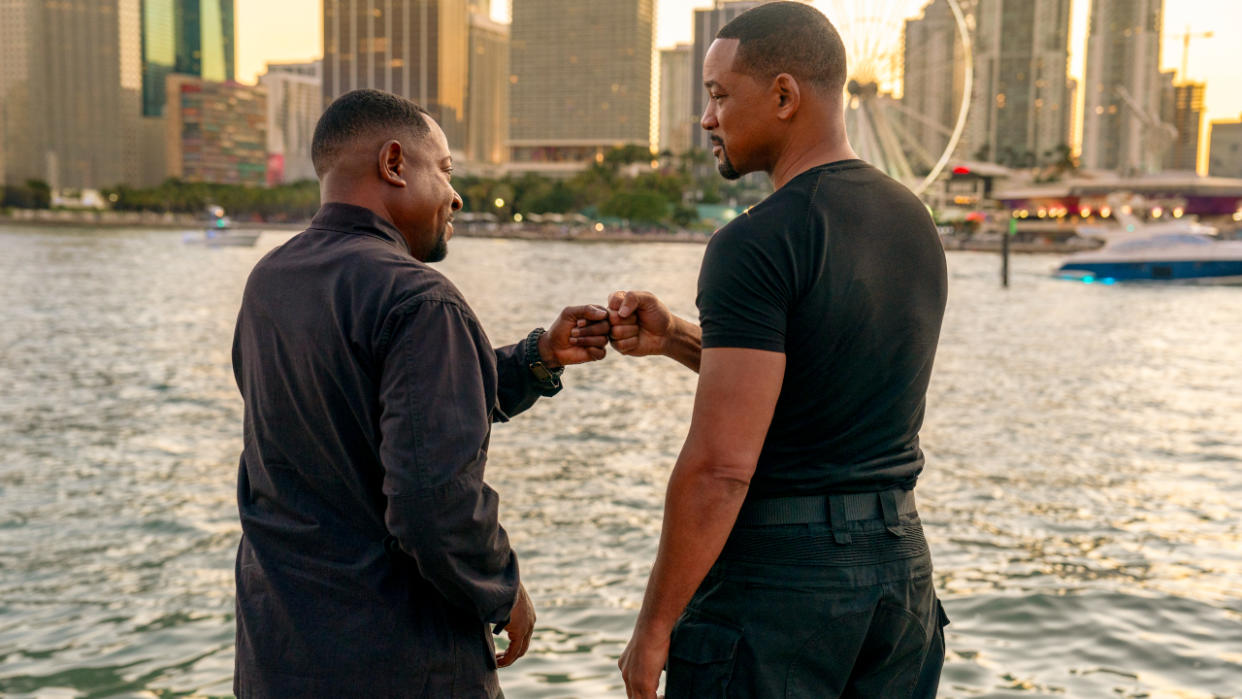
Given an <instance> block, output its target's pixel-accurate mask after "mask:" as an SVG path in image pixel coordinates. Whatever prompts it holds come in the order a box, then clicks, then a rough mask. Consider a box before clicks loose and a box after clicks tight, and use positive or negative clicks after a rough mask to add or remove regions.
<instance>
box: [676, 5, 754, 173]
mask: <svg viewBox="0 0 1242 699" xmlns="http://www.w3.org/2000/svg"><path fill="white" fill-rule="evenodd" d="M764 1H765V0H716V4H715V5H714V6H713V7H709V8H707V9H702V10H695V11H694V53H693V54H691V57H690V85H689V91H690V92H689V94H690V110H691V111H690V113H691V114H692V115H694V116H695V117H696V118H698V117H702V116H703V109H704V108H705V107H707V89H706V88H704V87H703V58H704V57H705V56H707V49H708V47H709V46H711V45H712V42H713V41H715V40H716V32H718V31H720V28H721V27H723V26H724V25H726V24H728V23H729V22H731V21H732V20H733V18H734V17H737V16H738V15H740V14H742V13H743V12H745V11H747V10H749V9H751V8H752V7H758V6H759V5H762V4H763V3H764ZM692 133H693V134H694V135H693V139H694V145H695V146H696V147H698V148H708V147H710V142H709V141H708V133H707V132H706V131H704V130H703V129H694V131H693V132H692Z"/></svg>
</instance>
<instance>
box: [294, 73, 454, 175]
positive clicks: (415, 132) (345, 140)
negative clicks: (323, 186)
mask: <svg viewBox="0 0 1242 699" xmlns="http://www.w3.org/2000/svg"><path fill="white" fill-rule="evenodd" d="M429 118H431V115H430V114H428V113H427V110H425V109H423V108H422V107H420V106H418V105H417V104H414V102H412V101H410V100H408V99H406V98H404V97H401V96H400V95H394V94H392V93H391V92H384V91H383V90H371V89H362V90H351V91H349V92H346V93H345V94H343V95H341V96H340V97H337V98H336V99H335V100H333V101H332V104H330V105H328V108H327V109H325V110H324V112H323V115H321V116H320V117H319V123H318V124H315V136H314V137H313V138H312V139H311V163H312V164H313V165H314V166H315V174H316V175H317V176H319V177H323V175H324V173H326V172H327V171H328V170H331V169H332V166H333V165H335V164H336V161H337V159H338V158H339V157H340V155H341V153H342V152H343V151H344V149H345V147H346V146H348V145H349V144H350V143H351V142H353V141H354V140H355V139H357V138H358V137H360V136H373V135H379V134H391V136H392V137H401V136H406V135H410V136H413V137H414V138H415V139H419V138H422V137H423V136H426V135H427V134H428V133H430V132H431V126H430V125H429V124H428V123H427V119H429Z"/></svg>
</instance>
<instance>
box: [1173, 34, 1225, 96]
mask: <svg viewBox="0 0 1242 699" xmlns="http://www.w3.org/2000/svg"><path fill="white" fill-rule="evenodd" d="M1214 34H1215V33H1214V32H1192V31H1190V25H1186V31H1184V32H1182V33H1181V34H1170V35H1169V36H1168V38H1170V39H1181V40H1182V73H1181V76H1182V82H1187V81H1188V80H1190V78H1189V77H1188V76H1187V75H1186V67H1187V65H1189V63H1190V40H1191V39H1211V38H1212V37H1213V36H1214Z"/></svg>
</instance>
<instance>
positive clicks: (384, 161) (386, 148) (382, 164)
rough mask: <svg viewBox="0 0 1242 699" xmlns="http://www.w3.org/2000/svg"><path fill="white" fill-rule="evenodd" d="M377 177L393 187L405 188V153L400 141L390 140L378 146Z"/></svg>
mask: <svg viewBox="0 0 1242 699" xmlns="http://www.w3.org/2000/svg"><path fill="white" fill-rule="evenodd" d="M379 176H380V179H381V180H383V181H385V182H387V183H388V184H390V185H392V186H394V187H404V186H406V181H405V151H404V150H402V148H401V142H400V141H398V140H396V139H392V140H389V141H385V142H384V145H382V146H380V152H379Z"/></svg>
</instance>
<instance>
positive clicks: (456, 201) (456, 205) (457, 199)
mask: <svg viewBox="0 0 1242 699" xmlns="http://www.w3.org/2000/svg"><path fill="white" fill-rule="evenodd" d="M452 207H453V211H461V207H462V201H461V195H460V194H458V193H457V190H456V189H454V190H453V204H452Z"/></svg>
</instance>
